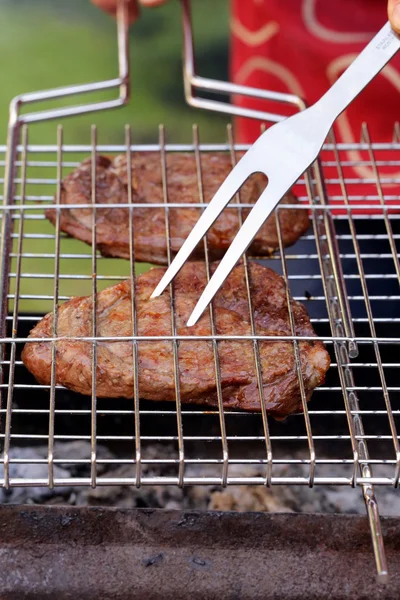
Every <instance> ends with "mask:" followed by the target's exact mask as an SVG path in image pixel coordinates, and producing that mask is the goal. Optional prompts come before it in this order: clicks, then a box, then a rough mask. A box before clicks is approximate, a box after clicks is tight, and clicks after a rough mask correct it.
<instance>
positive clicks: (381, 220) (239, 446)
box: [0, 126, 400, 493]
mask: <svg viewBox="0 0 400 600" xmlns="http://www.w3.org/2000/svg"><path fill="white" fill-rule="evenodd" d="M398 132H399V128H398V126H396V127H395V130H394V140H393V143H374V142H372V141H371V140H370V137H369V133H368V129H367V128H366V127H365V128H364V129H363V132H362V135H363V139H362V141H361V143H360V144H347V145H344V144H335V141H334V138H333V137H332V138H331V139H330V140H328V143H327V144H326V145H325V146H324V149H323V151H322V153H321V157H320V162H319V164H316V165H315V166H314V167H313V169H312V170H311V171H310V172H309V173H307V174H306V175H305V176H304V178H302V179H301V180H300V181H299V182H298V184H297V185H296V187H295V190H294V191H295V193H296V194H297V196H298V198H299V199H300V201H301V203H302V204H301V206H302V208H303V209H304V210H309V211H310V214H311V223H312V226H311V228H310V230H309V232H308V233H307V235H305V236H303V238H302V239H301V240H300V241H299V242H298V243H297V244H296V245H295V246H293V247H291V248H287V249H283V246H282V234H281V230H280V221H279V211H277V212H276V215H277V225H278V232H279V233H280V234H279V238H280V251H279V252H277V253H276V254H275V255H274V256H272V257H271V258H269V259H263V260H262V262H263V264H266V265H268V266H270V267H272V268H273V269H274V270H275V271H277V272H279V273H281V274H282V276H283V278H284V280H285V282H286V286H287V290H288V293H289V291H290V292H291V294H292V295H293V297H294V298H295V299H296V300H299V301H300V302H303V303H305V304H306V307H307V309H308V312H309V315H310V317H311V321H312V323H313V326H314V328H315V330H316V331H317V333H318V334H319V335H320V337H321V338H322V339H323V340H324V342H325V344H326V347H327V349H328V350H329V352H330V354H331V358H332V366H331V368H330V371H329V373H328V376H327V381H326V384H325V385H324V386H322V387H320V388H319V389H317V390H315V392H314V395H313V398H312V401H311V402H310V404H309V405H307V402H306V398H305V392H304V386H303V384H302V380H301V370H300V363H299V360H300V359H299V352H298V342H299V340H301V339H307V338H304V337H299V336H295V335H294V329H293V316H292V315H291V314H290V315H289V316H290V322H291V325H292V335H291V336H286V337H284V338H278V339H282V340H292V341H293V351H294V355H295V359H296V368H297V372H298V375H300V389H301V393H302V401H303V408H304V414H299V415H293V416H291V417H290V418H289V419H287V420H286V421H283V422H276V421H274V420H272V419H271V418H268V415H267V414H266V411H265V407H264V404H263V402H262V397H261V395H260V400H261V406H262V407H263V410H262V412H261V414H251V413H243V412H238V411H233V412H227V411H224V409H223V404H222V394H221V381H220V376H219V360H218V342H219V341H220V340H221V339H226V338H221V336H217V335H216V334H215V326H214V321H213V313H212V308H210V318H211V323H212V330H211V335H210V336H205V337H203V338H201V339H203V340H204V339H209V340H211V342H212V347H213V354H214V365H215V373H216V382H217V392H218V404H219V407H218V410H208V411H206V412H205V411H203V410H200V409H199V408H192V407H188V406H185V405H182V404H181V402H180V392H179V342H180V340H181V339H184V338H183V336H177V335H176V327H175V318H174V298H173V288H172V290H171V291H172V293H171V335H170V336H168V337H167V339H169V340H171V344H172V346H173V356H174V375H175V389H176V394H175V396H176V397H175V402H174V403H159V402H157V403H152V402H149V401H143V400H141V399H140V389H139V387H138V376H137V369H138V347H139V345H140V343H141V341H143V340H145V339H150V338H146V337H144V336H138V335H137V315H136V307H135V302H134V296H133V303H132V317H133V331H132V337H130V338H129V339H130V340H131V341H132V344H133V362H134V373H135V389H134V391H135V397H134V400H133V401H129V400H115V399H112V400H106V399H100V398H99V399H97V398H96V381H95V377H93V381H92V388H93V392H92V397H91V398H87V397H83V396H80V395H78V394H74V393H72V392H70V391H68V390H66V389H64V388H62V387H61V386H59V385H57V384H56V381H55V368H54V364H55V363H54V358H55V356H56V344H55V341H56V340H57V318H55V319H54V323H53V338H51V339H50V342H49V343H51V344H52V352H53V370H52V380H51V385H50V386H43V385H39V384H38V383H37V382H35V381H34V380H33V378H32V377H31V376H30V375H29V373H28V372H27V371H26V369H25V367H24V365H23V364H22V362H21V360H20V352H21V350H22V348H23V345H24V344H25V342H26V338H27V334H28V332H29V330H30V329H32V327H33V326H34V325H35V324H36V322H37V321H38V320H39V319H40V318H41V317H42V316H43V314H45V313H47V312H49V311H52V310H53V311H54V313H55V315H57V307H58V306H59V305H60V304H61V303H62V302H64V301H66V300H67V299H69V298H70V297H72V296H76V295H90V294H91V295H92V297H93V302H94V306H95V305H96V294H97V292H98V291H99V290H101V289H104V288H105V287H108V286H110V285H113V284H114V283H116V282H117V281H119V280H121V279H122V278H130V279H131V281H132V283H133V282H134V279H135V277H136V276H137V274H138V273H139V272H141V271H143V270H144V269H145V268H147V267H146V266H143V265H137V264H135V261H134V260H133V259H132V261H124V260H119V259H107V258H103V257H102V256H100V255H98V254H97V253H96V251H95V250H94V248H95V243H93V246H92V248H89V247H88V246H87V245H85V244H84V243H82V242H80V241H78V240H75V239H71V238H68V237H67V236H65V235H64V234H63V233H62V232H61V231H60V227H59V216H58V218H57V223H56V227H55V228H54V227H53V226H52V225H51V224H50V223H49V222H48V221H47V220H46V219H45V217H44V209H45V208H46V207H49V206H50V205H52V204H53V202H54V198H55V202H56V204H57V205H59V204H60V191H61V180H62V177H64V176H65V175H66V173H68V172H69V171H70V170H72V169H73V168H75V167H76V166H77V165H78V164H79V162H80V161H81V160H83V158H85V157H87V156H88V155H90V156H91V157H92V161H93V164H94V161H95V159H96V154H97V153H106V154H107V155H113V154H117V153H126V156H127V163H128V166H130V165H131V160H132V154H133V153H134V152H135V151H138V150H141V151H157V152H159V154H160V165H161V171H162V185H163V198H164V202H163V203H162V204H161V205H158V204H154V205H151V206H153V207H154V208H160V206H162V207H163V208H164V209H165V215H166V232H165V234H166V237H167V242H168V257H169V259H170V258H171V246H170V239H169V219H168V216H169V211H170V209H171V208H174V209H176V208H182V207H184V206H185V205H177V204H173V203H171V202H169V198H168V170H167V167H166V154H167V153H169V152H177V151H185V152H189V153H192V154H193V158H194V168H195V169H196V171H197V176H198V190H199V195H198V203H197V204H194V205H193V204H191V205H190V207H193V206H198V207H199V208H201V207H202V206H203V205H204V202H205V200H204V194H203V173H202V155H203V153H204V152H225V153H226V152H228V153H230V156H231V159H232V163H234V161H235V158H236V151H237V150H242V149H245V147H244V146H238V145H235V144H234V140H233V136H232V131H231V130H230V129H229V128H228V141H227V143H225V144H218V145H206V144H202V143H200V140H199V132H198V130H197V128H196V127H195V128H194V130H193V142H192V143H191V144H187V145H180V146H177V145H171V144H167V143H166V141H165V133H164V129H163V128H160V134H159V143H158V144H154V145H147V146H139V145H135V144H132V140H131V133H130V130H129V128H127V129H126V132H125V144H124V145H122V146H100V145H98V144H97V134H96V129H95V128H93V129H92V132H91V144H90V145H88V146H72V145H64V144H63V133H62V129H61V128H59V129H58V133H57V143H56V144H55V145H53V146H35V145H30V144H29V143H28V135H27V130H26V129H25V130H24V134H23V140H22V145H21V147H20V148H19V149H18V156H17V161H16V172H15V182H16V188H15V203H14V205H13V206H11V207H4V206H2V207H1V216H2V218H3V219H4V218H5V214H6V212H7V211H8V212H9V214H11V217H12V219H11V223H12V227H10V229H9V231H8V235H7V239H2V250H4V251H5V250H6V249H7V248H8V247H10V248H11V255H10V256H11V262H10V271H9V273H8V277H6V278H5V280H4V282H3V283H4V285H3V294H4V295H6V297H7V302H8V316H7V333H6V336H5V337H3V338H2V339H0V342H1V343H2V347H3V356H2V369H3V374H2V381H1V390H2V398H3V400H2V405H1V415H2V419H1V441H2V464H3V470H2V473H1V477H0V481H1V483H2V485H5V486H6V487H9V486H17V485H35V486H36V485H39V486H50V487H53V486H55V485H60V486H64V485H91V486H97V485H112V484H116V485H117V484H118V485H120V484H129V485H136V486H140V485H146V484H149V485H154V484H157V485H158V484H177V485H180V486H182V485H189V484H211V485H223V486H225V485H228V484H267V485H270V484H301V485H310V486H312V485H317V484H344V485H353V486H355V485H357V484H363V489H364V493H365V492H366V490H367V489H368V486H369V485H370V484H379V485H394V486H397V485H398V482H399V469H400V449H399V441H398V434H397V428H396V425H397V421H398V419H399V416H400V405H399V392H400V386H399V385H398V381H397V377H396V375H397V368H398V367H399V366H400V359H399V356H398V347H399V343H400V335H399V332H400V326H399V323H400V314H399V312H398V309H397V306H398V300H399V298H400V295H399V290H398V285H399V280H400V267H399V255H398V251H397V244H398V239H399V237H400V227H399V214H400V199H399V196H398V195H397V193H396V185H398V183H399V181H400V174H399V173H396V171H400V169H399V166H400V153H399V151H400V143H399V137H398ZM0 152H1V153H2V154H3V155H4V153H5V147H0ZM354 152H357V155H356V156H355V155H354ZM0 164H1V165H2V167H4V164H5V162H4V160H2V161H1V163H0ZM355 167H356V168H357V169H359V170H360V171H362V173H361V175H360V176H359V177H357V178H354V176H353V175H352V176H351V177H350V176H349V175H348V171H349V168H352V169H353V168H355ZM365 169H368V171H369V172H368V173H364V172H365ZM383 170H384V171H385V174H384V175H382V171H383ZM93 173H95V170H94V169H93ZM94 184H95V181H94V180H93V181H92V199H91V205H90V206H91V207H92V210H93V224H94V226H93V242H95V239H96V227H95V223H96V208H97V207H98V206H100V205H98V204H96V186H95V185H94ZM387 190H389V191H387ZM128 194H129V196H128V201H129V202H128V205H127V207H128V208H129V210H130V214H131V215H132V212H133V211H134V210H135V206H142V205H135V203H134V202H133V198H132V190H129V191H128ZM335 203H336V204H337V203H340V204H338V206H340V209H338V206H335ZM111 206H112V205H109V207H111ZM118 206H122V205H118ZM149 206H150V205H149ZM249 206H250V205H248V204H247V205H246V204H243V203H241V200H240V197H237V198H236V199H235V200H234V201H233V202H232V204H231V207H230V210H234V209H235V210H238V211H239V215H240V219H241V218H242V217H241V213H242V210H243V208H246V207H249ZM68 208H71V206H69V207H68ZM291 208H292V209H294V208H296V209H298V206H297V205H293V206H290V205H285V209H289V210H290V209H291ZM371 208H372V214H368V211H370V212H371ZM61 210H63V206H61V205H59V207H58V215H59V214H60V211H61ZM397 213H399V214H397ZM130 223H131V227H130V246H131V256H132V257H133V256H134V253H133V239H134V235H135V232H134V230H133V229H132V219H130ZM205 263H206V266H207V270H208V273H209V259H208V252H207V242H206V241H205ZM247 265H248V259H245V267H246V268H245V273H246V288H247V291H248V302H249V307H250V312H251V313H252V311H251V306H252V299H251V293H250V285H249V277H250V275H249V272H248V270H247ZM289 307H290V303H289ZM234 337H235V336H234ZM236 338H238V339H242V338H244V339H246V340H250V341H252V344H253V347H254V365H255V367H254V368H255V373H256V376H257V380H258V381H259V382H260V381H261V378H262V368H261V364H260V360H259V354H258V343H259V341H260V340H261V339H265V338H263V337H262V336H260V335H258V334H257V331H256V328H255V323H254V319H252V321H251V335H249V336H242V337H240V336H236ZM80 339H81V338H80ZM86 339H87V340H88V341H89V342H90V343H91V344H92V367H93V371H92V372H93V373H95V365H96V342H97V340H98V339H99V338H98V337H96V321H95V319H94V318H93V321H92V335H91V336H90V338H86ZM102 339H103V340H104V338H102ZM269 339H272V338H269ZM259 388H261V386H259ZM73 440H87V441H88V442H89V443H90V452H89V451H88V456H87V457H86V458H82V457H81V456H79V457H77V456H74V455H73V451H72V453H71V446H69V449H70V450H69V454H68V455H66V454H65V450H64V449H65V447H66V446H65V443H66V442H69V441H73ZM27 445H31V446H34V445H42V446H43V445H46V446H47V448H48V452H47V456H46V457H44V458H41V459H38V458H35V459H29V458H26V454H24V455H23V456H22V454H20V455H19V453H20V448H23V447H26V446H27ZM99 445H101V446H104V445H106V446H108V447H109V448H110V449H112V451H113V453H114V455H115V457H117V458H113V459H110V458H103V457H101V456H98V452H97V448H98V446H99ZM367 445H368V449H367ZM163 447H168V448H169V451H168V455H166V454H165V453H164V452H163ZM17 463H24V464H26V469H25V471H24V472H25V473H26V476H25V477H23V478H21V477H13V474H12V465H13V464H17ZM37 463H44V464H46V465H48V476H47V478H37V477H35V471H34V469H33V467H34V465H35V464H37ZM65 464H76V465H77V467H79V469H78V471H77V472H78V474H77V475H76V476H71V477H70V478H68V479H65V478H57V477H56V476H55V474H54V468H55V466H56V465H65ZM110 464H118V465H121V464H127V465H131V467H132V471H131V476H126V474H124V476H119V475H118V474H116V475H115V476H112V477H110V476H107V475H106V476H104V475H102V472H103V471H102V468H103V467H104V465H110ZM373 468H375V469H376V472H375V473H373Z"/></svg>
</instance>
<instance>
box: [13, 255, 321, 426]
mask: <svg viewBox="0 0 400 600" xmlns="http://www.w3.org/2000/svg"><path fill="white" fill-rule="evenodd" d="M213 268H215V265H213ZM164 272H165V269H164V268H154V269H151V270H150V271H149V272H147V273H144V274H143V275H140V276H139V277H138V278H137V280H136V306H137V322H138V333H139V335H142V336H146V335H149V336H157V337H158V336H160V337H162V336H167V335H171V314H170V298H169V293H168V292H165V293H164V294H163V295H162V296H161V297H159V298H155V299H153V300H150V299H149V298H150V295H151V293H152V292H153V290H154V288H155V286H156V284H157V283H158V282H159V280H160V278H161V276H162V275H163V273H164ZM250 277H251V290H252V300H253V307H254V314H255V326H256V331H257V334H259V335H290V326H289V318H288V311H287V303H286V295H285V286H284V282H283V280H282V278H281V277H280V276H279V275H277V274H276V273H274V271H272V270H271V269H268V268H267V267H263V266H261V265H259V264H257V263H252V264H251V267H250ZM205 284H206V273H205V268H204V264H203V263H199V262H192V263H186V265H185V266H184V267H183V269H182V270H181V272H180V273H179V274H178V275H177V277H176V279H175V283H174V289H175V307H176V325H177V333H178V335H210V334H211V329H210V320H209V313H208V312H206V313H205V314H204V315H203V316H202V317H201V319H200V320H199V322H198V323H197V324H196V325H195V326H194V327H191V328H187V327H186V326H185V323H186V321H187V319H188V317H189V315H190V313H191V311H192V310H193V308H194V306H195V304H196V302H197V300H198V298H199V296H200V293H201V292H202V290H203V289H204V287H205ZM214 309H215V310H214V313H215V322H216V330H217V334H218V335H248V334H250V333H251V330H250V321H249V309H248V300H247V293H246V287H245V283H244V270H243V266H242V265H238V266H236V267H235V268H234V270H233V271H232V273H231V275H230V276H229V277H228V279H227V281H226V282H225V284H224V286H223V287H222V288H221V290H220V291H219V292H218V294H217V296H216V298H215V301H214ZM91 311H92V300H91V298H90V297H85V298H74V299H72V300H70V301H69V302H66V303H65V304H63V305H62V306H61V307H60V309H59V316H58V336H59V337H64V336H65V337H78V338H79V337H85V336H90V335H91ZM131 311H132V300H131V285H130V283H129V282H128V281H123V282H122V283H119V284H117V285H114V286H113V287H110V288H108V289H106V290H104V291H101V292H99V293H98V297H97V329H98V336H101V337H106V336H107V337H116V338H118V337H119V336H131V335H132V319H131ZM293 312H294V317H295V323H296V333H297V335H306V336H314V335H315V332H314V330H313V328H312V325H311V323H310V320H309V318H308V315H307V312H306V309H305V308H304V306H303V305H302V304H300V303H299V302H296V301H293ZM52 321H53V316H52V314H48V315H46V316H45V317H44V318H43V319H42V320H41V321H40V322H39V323H38V325H37V326H36V327H35V328H34V329H33V330H32V331H31V333H30V337H36V338H37V337H39V338H42V337H43V338H46V337H51V336H52ZM138 346H139V350H138V354H139V395H140V397H141V398H145V399H149V400H175V382H174V367H173V351H172V342H171V341H162V340H160V341H158V340H156V341H140V342H139V343H138ZM259 347H260V355H261V364H262V373H263V391H264V397H265V402H266V406H267V410H268V412H269V413H270V414H272V415H273V416H274V417H277V418H283V417H286V416H287V415H289V414H290V413H292V412H295V411H300V410H301V398H300V391H299V384H298V380H297V376H296V369H295V366H294V358H293V345H292V343H291V342H288V341H286V342H282V341H281V342H280V341H270V342H265V341H262V342H260V344H259ZM97 348H98V353H97V395H98V396H99V397H126V398H132V397H133V366H132V363H133V358H132V343H131V342H128V341H120V342H111V341H104V342H99V343H98V346H97ZM218 349H219V360H220V366H221V384H222V395H223V402H224V406H225V407H226V408H230V409H243V410H249V411H260V400H259V393H258V389H257V383H256V373H255V368H254V353H253V343H252V342H251V341H249V340H229V341H221V342H219V344H218ZM300 349H301V363H302V371H303V376H304V385H305V390H306V394H307V398H310V396H311V393H312V391H313V389H314V388H315V387H316V386H318V385H320V384H321V383H323V381H324V377H325V373H326V371H327V369H328V367H329V364H330V360H329V355H328V353H327V351H326V350H325V347H324V345H323V343H322V342H320V341H318V340H315V341H302V342H300ZM22 359H23V361H24V363H25V366H26V367H27V368H28V369H29V370H30V371H31V372H32V373H33V375H34V376H35V377H36V379H37V380H38V381H39V382H40V383H43V384H49V383H50V372H51V343H49V342H47V343H46V342H31V343H29V342H28V343H27V344H26V345H25V348H24V350H23V353H22ZM56 375H57V377H56V378H57V383H58V384H62V385H64V386H66V387H68V388H70V389H72V390H74V391H76V392H80V393H82V394H90V393H91V377H92V376H91V344H90V342H85V341H79V340H72V339H64V340H60V341H58V342H57V369H56ZM179 377H180V392H181V398H182V402H189V403H193V404H206V405H209V406H217V392H216V381H215V368H214V357H213V350H212V343H211V342H209V341H205V340H190V341H189V340H188V341H181V342H180V343H179Z"/></svg>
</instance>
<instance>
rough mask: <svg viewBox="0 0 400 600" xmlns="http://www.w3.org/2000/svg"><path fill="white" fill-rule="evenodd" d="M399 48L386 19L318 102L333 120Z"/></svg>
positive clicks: (399, 42)
mask: <svg viewBox="0 0 400 600" xmlns="http://www.w3.org/2000/svg"><path fill="white" fill-rule="evenodd" d="M399 49H400V37H399V36H398V35H397V34H396V33H395V32H394V31H393V29H392V28H391V26H390V23H389V21H388V22H387V23H386V24H385V25H384V26H383V27H382V29H381V30H380V31H379V32H378V33H377V34H376V35H375V36H374V37H373V38H372V40H371V41H370V42H369V44H368V45H367V46H366V47H365V48H364V50H363V51H362V52H361V53H360V54H359V55H358V56H357V58H356V59H355V60H354V61H353V62H352V63H351V65H350V66H349V67H348V68H347V69H346V71H345V72H344V73H343V74H342V75H341V76H340V77H339V79H338V80H337V81H336V82H335V83H334V84H333V85H332V87H331V88H330V89H329V90H328V91H327V92H326V93H325V94H324V95H323V96H322V98H321V99H320V100H319V101H318V102H317V104H318V105H319V106H320V109H321V111H322V114H323V115H324V116H325V118H327V117H328V115H329V117H330V118H331V122H333V121H334V120H335V119H336V118H337V117H338V116H339V115H340V114H341V113H342V112H343V111H344V110H345V108H347V106H348V105H349V104H350V103H351V102H352V101H353V100H354V98H355V97H356V96H358V94H359V93H360V92H361V91H362V90H363V89H364V88H365V87H366V86H367V85H368V84H369V82H370V81H371V80H372V79H373V78H374V77H375V76H376V75H377V74H378V73H379V71H381V70H382V69H383V67H384V66H385V65H386V63H388V62H389V60H390V59H391V58H392V57H393V56H394V55H395V54H396V52H397V51H398V50H399Z"/></svg>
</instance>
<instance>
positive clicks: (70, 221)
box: [46, 152, 309, 265]
mask: <svg viewBox="0 0 400 600" xmlns="http://www.w3.org/2000/svg"><path fill="white" fill-rule="evenodd" d="M166 164H167V182H168V183H167V192H168V202H169V203H175V204H176V203H179V204H193V203H199V202H201V200H200V197H199V186H198V177H197V171H196V161H195V157H194V155H193V154H192V155H191V154H185V153H175V154H171V153H168V155H167V157H166ZM230 170H231V160H230V157H229V156H228V155H227V154H215V153H214V154H212V153H205V154H202V156H201V172H202V181H203V194H204V202H210V200H211V199H212V197H213V195H214V194H215V192H216V191H217V189H218V187H219V186H220V184H221V183H222V182H223V180H224V179H225V177H226V176H227V175H228V173H229V172H230ZM130 179H131V183H132V196H133V202H134V203H140V204H143V208H142V207H140V208H135V209H133V232H134V253H135V260H136V261H138V262H150V263H154V264H160V265H165V264H167V238H166V223H165V214H166V211H165V209H164V208H157V207H153V208H151V205H152V204H160V203H161V204H162V203H163V202H164V194H163V184H162V169H161V162H160V155H159V153H157V152H135V153H133V154H132V173H131V177H130ZM91 181H92V167H91V159H87V160H85V161H83V163H82V164H81V165H80V166H79V167H78V168H77V169H76V170H75V171H73V172H72V173H70V174H69V175H67V177H66V178H65V179H64V181H63V184H62V192H61V204H63V205H68V204H72V205H74V204H75V205H76V204H90V203H91V202H92V193H91V187H92V183H91ZM128 183H129V176H128V172H127V161H126V156H125V155H119V156H116V157H115V158H113V159H112V160H111V159H109V158H107V157H105V156H98V157H97V162H96V203H99V204H104V205H105V206H106V205H107V204H111V203H113V204H122V203H126V204H127V203H128V192H127V189H128ZM264 188H265V181H264V178H263V176H261V175H260V174H256V175H255V176H253V178H251V179H250V180H249V181H248V182H247V183H246V184H245V185H244V186H243V188H242V192H241V202H242V203H243V204H250V203H254V202H255V201H256V200H257V199H258V197H259V195H260V193H261V191H262V190H263V189H264ZM297 203H298V200H297V199H296V198H295V196H294V195H293V194H292V193H291V192H289V193H288V194H287V195H286V196H285V197H284V198H283V200H282V201H281V204H297ZM200 213H201V209H199V208H179V209H177V208H171V209H170V210H169V227H170V236H171V251H172V253H173V254H174V253H176V252H177V251H178V250H179V249H180V247H181V246H182V244H183V242H184V241H185V239H186V238H187V236H188V234H189V233H190V231H191V230H192V228H193V226H194V225H195V223H196V222H197V220H198V218H199V216H200ZM248 213H249V209H243V218H245V217H246V216H247V215H248ZM279 214H280V223H281V230H282V239H283V243H284V245H286V246H288V245H290V244H294V243H295V242H296V240H298V238H299V237H301V236H302V235H303V234H304V233H305V232H306V231H307V229H308V226H309V219H308V214H307V211H306V210H304V209H300V208H299V209H286V210H285V209H283V210H280V212H279ZM46 216H47V218H48V219H49V220H50V221H51V222H52V223H53V224H55V221H56V211H55V210H54V209H48V210H47V211H46ZM92 219H93V211H92V208H70V209H64V210H61V211H60V228H61V230H62V231H64V232H66V233H68V234H69V235H71V236H72V237H75V238H77V239H79V240H82V241H84V242H86V243H88V244H91V243H92V222H93V221H92ZM238 230H239V215H238V209H237V208H234V209H231V210H229V209H226V210H225V211H224V212H223V214H222V215H221V216H220V217H219V218H218V219H217V221H216V223H215V224H214V225H213V227H211V229H210V231H209V233H208V244H209V255H210V259H212V260H213V259H218V258H221V256H222V255H223V254H224V252H225V251H226V249H227V248H228V247H229V245H230V243H231V242H232V240H233V238H234V236H235V235H236V233H237V232H238ZM96 236H97V248H98V249H99V251H100V252H101V254H103V255H104V256H115V257H120V258H126V259H129V258H130V249H129V209H128V208H118V207H114V208H107V207H105V208H104V209H103V208H101V209H97V211H96ZM278 247H279V242H278V234H277V230H276V221H275V214H273V215H271V216H270V218H269V219H267V221H266V222H265V224H264V225H263V227H262V228H261V230H260V232H259V233H258V234H257V236H256V238H255V240H254V242H253V244H252V245H251V247H250V250H249V252H250V254H251V255H252V256H267V255H270V254H271V253H272V252H273V251H274V250H276V249H277V248H278ZM203 254H204V245H203V243H201V244H200V245H199V247H198V248H197V250H196V251H195V252H194V253H193V255H192V259H195V258H196V257H197V258H199V257H202V256H203Z"/></svg>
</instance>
